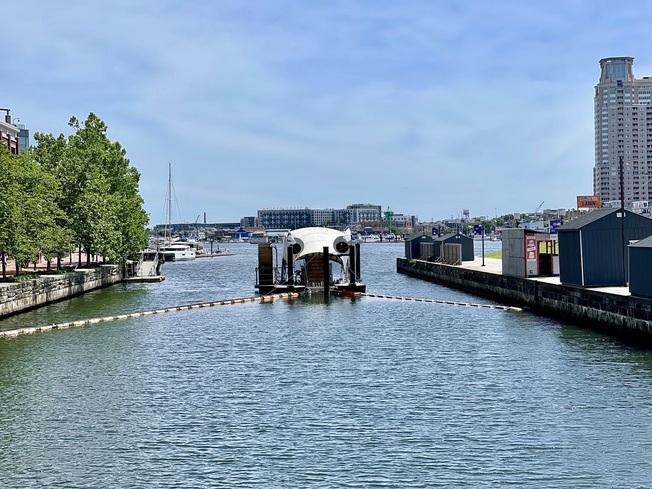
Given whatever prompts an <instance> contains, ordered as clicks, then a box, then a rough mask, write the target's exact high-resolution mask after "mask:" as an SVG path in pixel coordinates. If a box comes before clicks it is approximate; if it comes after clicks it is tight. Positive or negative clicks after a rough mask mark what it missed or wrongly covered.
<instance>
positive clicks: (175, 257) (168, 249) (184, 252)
mask: <svg viewBox="0 0 652 489" xmlns="http://www.w3.org/2000/svg"><path fill="white" fill-rule="evenodd" d="M158 251H159V252H160V253H161V254H162V255H163V257H164V258H165V261H166V262H168V261H187V260H194V259H195V250H194V249H193V248H192V247H191V246H190V245H188V244H184V243H180V242H177V243H172V244H169V245H165V246H161V247H160V248H159V249H158Z"/></svg>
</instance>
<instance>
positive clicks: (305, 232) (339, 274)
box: [256, 227, 366, 296]
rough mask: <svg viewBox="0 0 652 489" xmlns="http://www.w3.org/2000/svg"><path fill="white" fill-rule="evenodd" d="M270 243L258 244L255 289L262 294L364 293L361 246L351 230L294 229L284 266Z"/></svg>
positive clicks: (284, 252)
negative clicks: (320, 291) (361, 271)
mask: <svg viewBox="0 0 652 489" xmlns="http://www.w3.org/2000/svg"><path fill="white" fill-rule="evenodd" d="M275 251H276V246H275V245H274V244H271V243H261V244H259V245H258V269H257V270H256V272H257V273H256V288H257V289H258V292H259V293H261V294H269V293H274V292H284V291H286V292H291V291H296V292H303V291H312V290H315V289H319V290H322V291H324V295H325V296H326V295H328V294H329V293H330V292H336V293H343V294H344V293H353V292H364V291H365V290H366V286H365V285H364V284H363V283H362V282H361V281H360V244H359V243H358V242H357V241H355V240H354V239H352V237H351V231H350V230H348V229H347V230H346V231H345V232H341V231H336V230H334V229H330V228H321V227H310V228H301V229H295V230H294V231H290V232H288V233H287V234H286V235H285V236H284V238H283V244H282V250H281V260H282V262H281V264H280V266H279V264H278V263H274V260H275V259H276V260H278V254H276V253H275Z"/></svg>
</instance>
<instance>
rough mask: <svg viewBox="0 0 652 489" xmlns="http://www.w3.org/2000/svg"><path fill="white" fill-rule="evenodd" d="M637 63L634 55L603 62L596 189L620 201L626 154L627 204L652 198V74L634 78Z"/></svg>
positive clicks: (597, 120) (606, 197)
mask: <svg viewBox="0 0 652 489" xmlns="http://www.w3.org/2000/svg"><path fill="white" fill-rule="evenodd" d="M633 64H634V58H630V57H618V58H603V59H601V60H600V70H601V73H600V81H599V82H598V84H597V85H596V86H595V98H594V120H595V166H594V168H593V192H594V194H595V195H599V196H600V198H601V201H602V202H603V203H604V202H608V201H616V200H620V175H619V165H620V161H621V157H622V162H623V183H624V185H623V188H624V192H623V195H624V197H625V205H627V206H630V205H631V203H632V202H638V201H648V200H649V199H650V197H651V196H652V178H651V177H652V105H650V94H651V93H652V78H651V77H647V76H646V77H643V78H641V79H636V78H634V71H633Z"/></svg>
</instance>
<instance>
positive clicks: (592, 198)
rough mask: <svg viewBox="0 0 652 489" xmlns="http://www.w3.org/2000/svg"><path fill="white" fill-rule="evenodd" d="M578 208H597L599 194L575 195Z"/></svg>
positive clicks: (598, 206)
mask: <svg viewBox="0 0 652 489" xmlns="http://www.w3.org/2000/svg"><path fill="white" fill-rule="evenodd" d="M577 208H578V209H599V208H600V196H599V195H578V196H577Z"/></svg>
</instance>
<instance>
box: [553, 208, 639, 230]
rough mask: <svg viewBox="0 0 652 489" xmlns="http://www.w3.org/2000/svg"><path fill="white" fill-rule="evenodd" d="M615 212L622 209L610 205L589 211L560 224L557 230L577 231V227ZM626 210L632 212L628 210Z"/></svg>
mask: <svg viewBox="0 0 652 489" xmlns="http://www.w3.org/2000/svg"><path fill="white" fill-rule="evenodd" d="M614 212H620V209H612V208H608V207H605V208H602V209H596V210H594V211H591V212H588V213H587V214H584V215H583V216H580V217H578V218H576V219H573V220H572V221H570V222H568V223H566V224H563V225H562V226H559V227H558V228H557V232H560V231H561V232H564V231H575V230H577V229H580V228H583V227H584V226H586V225H587V224H591V223H592V222H595V221H599V220H600V219H602V218H603V217H606V216H608V215H610V214H613V213H614ZM625 212H627V213H629V214H632V213H631V212H629V211H627V210H626V211H625Z"/></svg>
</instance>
